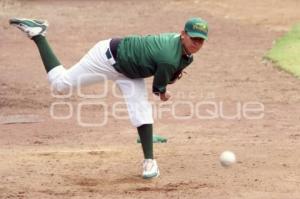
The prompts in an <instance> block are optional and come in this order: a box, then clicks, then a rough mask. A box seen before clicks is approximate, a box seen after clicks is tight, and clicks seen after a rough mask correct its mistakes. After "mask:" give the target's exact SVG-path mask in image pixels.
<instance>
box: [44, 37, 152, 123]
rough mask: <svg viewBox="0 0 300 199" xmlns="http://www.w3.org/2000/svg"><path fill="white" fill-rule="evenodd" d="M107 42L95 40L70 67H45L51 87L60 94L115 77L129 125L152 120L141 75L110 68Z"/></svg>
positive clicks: (111, 61)
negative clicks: (125, 108) (49, 68)
mask: <svg viewBox="0 0 300 199" xmlns="http://www.w3.org/2000/svg"><path fill="white" fill-rule="evenodd" d="M109 42H110V39H109V40H104V41H100V42H98V43H97V44H96V45H95V46H94V47H93V48H91V49H90V50H89V52H88V53H87V54H86V55H85V56H84V57H83V58H82V59H81V60H80V61H79V62H78V63H77V64H75V65H74V66H72V67H71V68H70V69H65V68H64V67H63V66H62V65H60V66H57V67H55V68H53V69H52V70H51V71H49V73H48V79H49V82H50V84H51V86H52V88H53V89H54V91H55V92H56V93H59V94H63V93H67V92H69V90H70V89H72V88H76V87H79V86H86V85H90V84H95V83H100V82H101V81H102V82H103V80H104V81H105V79H106V80H112V81H115V82H116V84H117V85H118V87H119V88H120V90H121V92H122V95H123V97H124V99H125V102H126V105H127V109H128V113H129V118H130V120H131V123H132V125H133V126H135V127H139V126H141V125H143V124H152V123H153V117H152V106H151V104H150V103H149V101H148V95H147V89H146V85H145V82H144V79H143V78H138V79H130V78H127V77H126V76H124V75H123V74H121V73H119V72H117V71H116V70H115V69H114V67H113V66H112V65H113V64H114V63H115V60H114V58H113V57H111V58H110V59H108V57H107V56H106V53H107V50H110V49H109Z"/></svg>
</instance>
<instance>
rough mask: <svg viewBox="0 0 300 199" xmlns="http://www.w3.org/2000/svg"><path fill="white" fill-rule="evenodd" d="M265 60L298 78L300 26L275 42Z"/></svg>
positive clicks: (299, 66)
mask: <svg viewBox="0 0 300 199" xmlns="http://www.w3.org/2000/svg"><path fill="white" fill-rule="evenodd" d="M265 58H266V59H268V60H271V61H272V62H273V63H274V64H275V65H276V66H278V67H279V68H281V69H283V70H285V71H287V72H289V73H291V74H293V75H295V76H296V77H298V78H299V77H300V24H297V25H295V26H294V27H293V28H292V29H291V31H289V32H288V33H286V34H285V35H283V36H282V37H281V38H279V39H277V40H276V43H275V45H274V46H273V48H272V49H271V50H270V51H268V52H267V54H266V55H265Z"/></svg>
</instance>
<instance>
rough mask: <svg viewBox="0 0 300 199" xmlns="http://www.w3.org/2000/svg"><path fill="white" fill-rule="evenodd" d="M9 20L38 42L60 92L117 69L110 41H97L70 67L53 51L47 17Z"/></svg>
mask: <svg viewBox="0 0 300 199" xmlns="http://www.w3.org/2000/svg"><path fill="white" fill-rule="evenodd" d="M9 23H10V24H11V25H13V26H16V27H17V28H19V29H20V30H21V31H23V32H24V33H25V34H26V35H27V36H28V37H29V38H30V39H32V40H33V41H34V42H35V44H36V45H37V47H38V49H39V52H40V55H41V58H42V61H43V64H44V66H45V69H46V72H47V73H48V79H49V82H50V84H51V86H52V88H53V90H54V91H55V92H56V93H59V94H63V93H68V92H69V91H70V89H72V88H74V87H78V86H85V85H89V84H93V83H96V82H98V81H105V80H106V79H107V78H110V76H113V75H116V74H117V72H116V71H115V70H114V69H113V67H111V66H110V65H109V62H108V59H107V57H105V56H103V55H105V52H106V50H107V48H108V47H109V40H105V41H102V42H99V43H98V44H96V45H95V46H94V47H93V48H92V49H91V50H90V51H89V52H88V53H87V54H86V55H85V56H84V57H83V58H82V59H81V60H80V61H79V62H78V63H77V64H75V65H74V66H72V67H71V68H70V69H68V70H66V69H65V68H64V67H63V66H62V65H61V63H60V61H59V60H58V58H57V57H56V55H55V54H54V52H53V51H52V48H51V46H50V45H49V43H48V41H47V39H46V37H45V33H46V31H47V28H48V23H47V22H46V21H43V20H35V19H24V18H13V19H10V21H9Z"/></svg>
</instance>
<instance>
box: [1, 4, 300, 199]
mask: <svg viewBox="0 0 300 199" xmlns="http://www.w3.org/2000/svg"><path fill="white" fill-rule="evenodd" d="M225 2H226V3H225ZM299 6H300V5H299V2H298V1H297V0H288V1H284V2H283V1H277V0H266V1H263V2H261V1H258V0H254V1H244V0H243V1H239V0H228V1H221V0H215V1H209V0H205V1H200V0H199V1H198V0H194V1H191V0H174V1H167V0H166V1H156V0H155V1H133V0H122V1H121V0H120V1H118V0H113V1H106V0H102V1H92V0H87V1H79V0H76V1H72V3H70V1H67V0H60V1H50V0H45V1H38V0H35V1H33V0H32V1H21V0H20V1H8V0H0V70H1V73H0V121H1V119H2V121H5V119H7V118H8V117H12V116H16V115H25V116H26V115H28V114H30V115H35V116H36V117H38V119H39V121H38V122H36V123H22V124H0V137H1V139H0V162H1V163H0V176H1V180H0V198H30V199H33V198H37V199H38V198H43V199H46V198H57V199H58V198H78V199H82V198H188V199H190V198H207V199H227V198H232V199H233V198H236V199H241V198H247V199H256V198H257V199H261V198H274V199H275V198H276V199H282V198H284V199H298V198H300V175H299V174H300V160H299V156H300V147H299V146H300V145H299V142H300V123H299V120H300V108H299V107H300V95H299V93H300V82H299V80H297V79H295V78H294V77H292V76H291V75H289V74H286V73H284V72H282V71H279V70H278V69H276V68H274V67H273V66H272V65H271V64H269V63H267V62H265V61H264V60H262V57H263V55H264V53H265V52H266V51H267V50H268V49H269V48H271V47H272V42H273V41H274V40H275V39H276V38H277V37H279V36H280V35H282V34H283V33H284V32H285V31H286V30H288V28H289V27H290V26H291V25H293V24H294V23H295V22H296V21H297V20H299V9H298V8H299ZM14 16H21V17H28V18H29V17H33V18H42V19H47V20H48V21H49V23H50V28H49V32H48V34H47V35H48V39H49V41H50V43H51V44H52V46H53V49H54V50H55V52H56V54H57V55H58V57H59V58H60V60H61V62H62V63H64V65H65V66H66V67H70V66H72V65H73V64H75V63H76V62H77V61H78V60H79V59H80V58H81V57H82V56H83V55H84V54H85V52H87V50H88V49H89V48H91V47H92V46H93V45H94V44H95V43H96V42H97V41H99V40H102V39H107V38H110V37H117V36H125V35H128V34H154V33H160V32H176V31H180V30H181V26H182V25H183V24H184V22H185V21H186V19H188V18H189V17H191V16H201V17H203V18H205V19H207V20H208V21H209V25H210V35H209V41H208V42H207V43H206V44H205V47H204V48H203V49H202V50H201V52H199V53H198V54H196V55H195V56H194V60H195V61H194V63H193V64H192V65H191V66H190V67H188V69H187V73H188V74H186V75H185V76H184V77H183V79H181V80H180V81H179V82H177V83H176V84H175V85H172V86H171V87H170V91H171V92H172V93H173V99H172V103H173V104H174V103H176V102H178V101H185V102H186V101H188V102H189V103H191V104H192V106H193V108H194V106H196V105H197V103H199V102H203V101H209V102H214V103H215V104H217V105H218V107H217V109H218V111H223V112H225V113H226V115H235V113H236V110H237V109H238V107H239V105H241V106H242V105H245V104H247V103H250V102H256V103H260V104H262V105H263V107H264V111H263V113H264V117H263V118H261V119H255V120H253V119H249V118H247V117H245V115H243V114H242V113H241V114H240V117H238V118H233V119H229V118H226V117H222V116H219V117H216V118H214V119H203V118H202V119H201V118H199V116H197V115H196V114H192V113H191V112H190V110H189V109H187V108H186V106H185V107H184V106H177V107H176V114H178V116H182V117H184V116H189V115H190V116H191V117H190V118H189V119H186V120H183V119H180V120H178V119H176V118H174V117H173V116H172V115H171V113H170V112H166V113H163V117H162V118H160V119H157V120H156V121H155V126H154V129H155V133H158V134H160V135H163V136H166V137H167V138H168V142H167V143H166V144H155V148H154V149H155V154H156V158H157V160H158V164H159V167H160V170H161V176H160V177H159V178H157V179H154V180H151V181H146V180H142V179H141V178H140V174H141V170H140V169H141V161H142V151H141V146H140V145H138V144H137V143H136V138H137V133H136V129H134V128H133V127H132V126H131V125H130V123H129V121H127V120H118V119H115V118H114V117H113V114H112V112H108V116H107V117H108V123H107V125H105V126H104V127H82V126H80V125H78V122H77V119H76V111H78V104H79V103H80V102H81V101H82V99H80V97H78V96H72V97H71V99H66V100H64V99H57V98H55V97H52V96H51V92H50V89H49V85H48V82H47V79H46V73H45V71H44V69H43V67H42V62H41V60H40V57H39V54H38V52H37V49H36V47H35V46H34V44H33V43H32V42H31V41H30V40H29V39H27V38H25V37H24V35H22V34H21V33H20V31H17V30H16V29H15V28H11V27H9V25H8V19H9V18H10V17H14ZM151 81H152V79H148V80H147V83H148V84H149V85H148V89H149V92H150V91H151ZM110 86H111V85H110ZM99 90H101V88H100V89H99V86H98V85H97V86H92V87H90V88H87V90H85V92H87V93H97V92H99ZM151 100H152V101H153V102H154V103H155V104H157V105H161V106H163V104H162V103H161V102H159V101H158V99H156V97H154V96H151ZM62 101H65V102H68V103H70V104H71V105H72V107H73V108H74V115H72V117H71V118H70V119H67V120H55V119H53V118H52V117H51V115H50V111H49V109H50V107H51V104H53V103H55V102H62ZM102 101H103V102H105V103H106V104H107V105H108V108H109V110H111V106H112V104H114V103H115V102H118V101H122V99H119V98H116V97H113V95H112V94H109V96H108V97H107V98H105V99H104V100H102ZM172 103H171V104H172ZM222 103H223V106H221V105H220V104H222ZM169 106H170V104H169ZM101 110H102V109H100V108H95V107H92V108H91V107H90V108H86V109H84V111H83V113H82V114H83V115H82V118H83V120H84V121H85V122H95V121H96V120H97V118H101V117H102V116H103V115H102V113H101ZM201 111H205V110H201ZM66 112H68V109H65V108H64V107H59V108H57V109H56V112H55V114H56V115H59V116H64V115H65V114H66ZM240 112H242V110H241V111H240ZM34 118H35V117H34ZM95 118H96V119H95ZM25 119H26V118H25ZM27 119H28V118H27ZM228 149H230V150H232V151H234V152H235V153H236V155H237V159H238V162H237V164H235V165H234V166H233V167H231V168H227V169H224V168H222V167H221V166H220V164H219V162H218V156H219V154H220V153H221V152H222V151H223V150H228Z"/></svg>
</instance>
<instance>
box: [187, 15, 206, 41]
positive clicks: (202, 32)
mask: <svg viewBox="0 0 300 199" xmlns="http://www.w3.org/2000/svg"><path fill="white" fill-rule="evenodd" d="M184 30H185V31H186V32H187V34H188V35H189V36H190V37H199V38H202V39H205V40H207V38H208V24H207V22H206V21H205V20H203V19H201V18H190V19H189V20H188V21H187V22H186V23H185V26H184Z"/></svg>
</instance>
